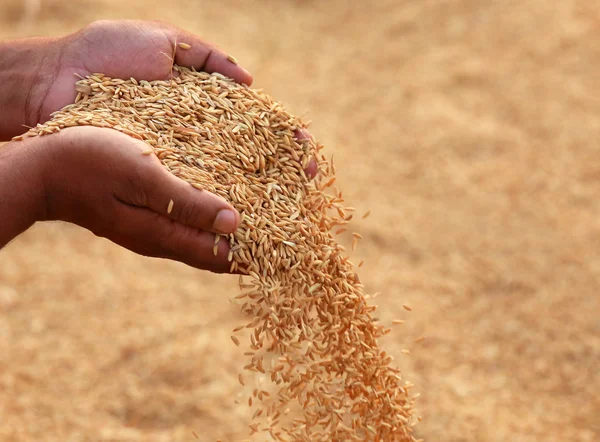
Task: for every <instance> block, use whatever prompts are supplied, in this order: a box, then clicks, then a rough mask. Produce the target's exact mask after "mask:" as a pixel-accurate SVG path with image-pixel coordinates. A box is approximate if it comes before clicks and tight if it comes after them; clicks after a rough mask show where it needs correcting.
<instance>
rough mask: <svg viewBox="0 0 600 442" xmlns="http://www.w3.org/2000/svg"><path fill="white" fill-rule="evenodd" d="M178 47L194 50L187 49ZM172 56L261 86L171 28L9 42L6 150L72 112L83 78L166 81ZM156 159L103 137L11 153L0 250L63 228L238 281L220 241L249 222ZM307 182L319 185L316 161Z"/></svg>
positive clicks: (32, 143) (3, 185) (5, 153)
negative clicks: (62, 224)
mask: <svg viewBox="0 0 600 442" xmlns="http://www.w3.org/2000/svg"><path fill="white" fill-rule="evenodd" d="M178 42H185V43H187V44H189V45H191V48H190V49H188V50H183V49H181V48H179V47H177V45H176V43H178ZM174 47H176V48H177V49H176V50H175V51H174V50H173V48H174ZM173 55H174V62H175V64H178V65H182V66H190V67H191V66H193V67H195V68H196V69H198V70H203V71H206V72H220V73H222V74H224V75H226V76H229V77H231V78H233V79H234V80H236V81H238V82H240V83H245V84H247V85H250V84H252V76H251V75H250V74H249V73H248V72H247V71H246V70H245V69H243V68H242V67H240V66H239V65H236V64H233V63H231V62H230V61H228V60H227V54H226V53H224V52H222V51H221V50H219V49H218V48H216V47H215V46H214V45H211V44H209V43H207V42H204V41H203V40H201V39H200V38H199V37H196V36H195V35H193V34H190V33H188V32H186V31H184V30H182V29H179V28H176V27H174V26H171V25H169V24H165V23H160V22H141V21H100V22H95V23H92V24H91V25H89V26H88V27H86V28H84V29H83V30H81V31H79V32H76V33H74V34H72V35H68V36H66V37H61V38H44V39H41V38H35V39H26V40H20V41H15V42H8V43H2V44H0V140H2V141H7V140H9V139H10V138H11V137H13V136H16V135H19V134H21V133H23V132H24V130H25V129H24V125H28V126H35V125H36V124H38V123H43V122H45V121H47V120H48V119H49V118H50V114H51V113H52V112H54V111H57V110H59V109H61V108H62V107H64V106H66V105H67V104H69V103H72V102H73V101H74V99H75V97H76V91H75V81H76V80H77V78H76V76H75V75H74V74H78V75H80V76H86V75H89V74H92V73H95V72H102V73H104V74H106V75H108V76H111V77H117V78H129V77H134V78H136V79H139V80H148V81H151V80H160V79H167V78H169V77H170V76H171V75H172V65H173ZM297 136H298V137H299V138H306V137H309V136H310V135H309V134H308V133H307V132H305V131H299V132H297ZM146 149H147V146H146V144H144V143H143V142H141V141H139V140H135V139H133V138H131V137H128V136H126V135H123V134H121V133H119V132H117V131H113V130H111V129H101V128H95V127H73V128H69V129H65V130H63V131H61V132H60V133H58V134H54V135H50V136H44V137H40V138H33V139H25V140H24V141H20V142H11V143H8V144H7V145H5V146H3V147H0V248H2V247H3V246H5V245H6V244H8V243H9V242H10V241H11V240H12V239H14V238H15V237H16V236H18V235H19V234H20V233H22V232H24V231H25V230H27V229H28V228H29V227H31V225H33V224H34V223H35V222H37V221H51V220H61V221H67V222H71V223H75V224H77V225H79V226H81V227H84V228H86V229H88V230H90V231H91V232H93V233H94V234H95V235H97V236H100V237H104V238H107V239H109V240H111V241H113V242H114V243H116V244H119V245H120V246H123V247H125V248H127V249H129V250H131V251H133V252H135V253H138V254H141V255H144V256H150V257H157V258H167V259H173V260H177V261H180V262H183V263H185V264H188V265H191V266H193V267H196V268H199V269H205V270H210V271H214V272H226V271H228V269H229V263H228V262H227V253H228V245H227V244H226V243H225V241H222V242H221V243H220V246H219V251H218V254H217V256H216V257H215V256H214V254H213V244H214V233H215V232H218V233H231V232H233V231H235V229H236V228H237V226H238V224H239V220H240V218H239V214H238V213H237V212H236V210H235V209H234V208H233V207H232V206H231V205H230V204H229V203H228V202H226V201H225V200H223V199H221V198H219V197H217V196H216V195H213V194H211V193H209V192H206V191H200V190H197V189H194V188H193V187H192V186H190V185H189V184H187V183H185V182H184V181H182V180H180V179H178V178H176V177H174V176H173V175H171V174H170V173H168V172H167V171H166V169H165V168H164V167H163V166H162V165H161V164H160V162H159V161H158V159H157V158H156V157H155V156H153V155H149V156H146V155H142V154H141V153H142V152H143V151H144V150H146ZM307 173H308V175H309V176H314V175H315V173H316V164H315V163H314V162H313V163H311V165H309V168H308V170H307ZM171 200H173V202H174V205H173V210H172V212H171V213H170V214H169V213H167V208H168V206H169V202H170V201H171Z"/></svg>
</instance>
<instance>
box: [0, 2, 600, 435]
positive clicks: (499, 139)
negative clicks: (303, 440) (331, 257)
mask: <svg viewBox="0 0 600 442" xmlns="http://www.w3.org/2000/svg"><path fill="white" fill-rule="evenodd" d="M169 3H170V4H169ZM368 3H371V4H368ZM22 12H23V11H22V2H21V1H17V0H3V1H2V6H1V7H0V25H1V26H0V36H1V37H4V38H13V37H17V36H24V35H33V34H37V35H61V34H64V33H66V32H70V31H74V30H76V29H78V28H80V27H81V26H83V25H85V24H86V23H87V22H89V21H91V20H94V19H98V18H117V17H125V18H161V19H164V20H168V21H171V22H173V23H175V24H178V25H180V26H182V27H185V28H187V29H189V30H192V31H196V32H197V33H199V34H201V35H203V36H205V37H206V38H207V39H209V40H212V41H215V42H217V43H218V44H220V45H221V46H222V47H224V48H225V49H227V50H228V51H230V52H231V53H232V54H234V55H235V56H236V57H237V58H238V59H239V60H240V62H241V63H243V64H244V65H245V66H246V67H248V68H249V69H250V70H251V71H252V72H253V73H254V74H255V78H256V80H257V81H256V85H257V86H259V87H264V88H265V89H266V90H267V91H268V92H270V93H271V94H272V95H273V96H275V97H276V98H278V99H280V100H282V101H283V102H284V103H286V104H287V105H288V106H289V108H290V109H291V110H292V111H294V112H295V113H297V114H304V113H305V112H308V111H310V114H309V117H308V118H309V119H312V120H313V121H314V124H313V128H312V131H313V133H314V134H315V135H316V136H317V138H319V139H320V140H321V141H323V142H324V143H325V144H326V145H327V147H328V149H329V151H330V152H332V153H335V155H336V157H337V164H338V169H339V175H340V178H339V180H340V182H341V187H342V188H343V189H345V195H346V196H347V199H348V201H349V202H350V204H351V205H354V206H356V207H358V208H359V210H361V211H364V210H366V209H368V208H372V209H373V212H372V213H373V214H372V215H371V218H369V219H368V220H367V221H361V222H357V223H356V229H359V231H360V232H361V233H362V234H363V235H364V237H365V240H364V241H363V243H362V247H361V248H360V249H359V251H358V252H357V254H356V255H357V256H356V261H359V260H360V259H365V261H366V264H365V266H364V267H363V269H362V273H361V276H362V278H363V279H364V281H365V283H366V285H367V288H368V289H369V291H371V292H376V291H381V292H383V294H382V295H381V297H380V298H378V303H379V305H380V307H381V317H382V318H383V319H384V320H389V319H391V318H394V317H401V318H407V319H408V321H407V323H406V324H405V325H404V326H402V327H403V328H401V330H399V331H397V332H396V333H395V334H394V335H392V336H391V337H389V338H388V339H387V340H385V341H383V343H382V345H383V346H385V347H387V349H389V350H390V352H391V353H392V354H394V355H395V356H396V360H397V362H398V364H399V365H400V367H401V368H402V369H403V372H404V375H405V377H406V378H407V379H409V380H411V381H412V382H414V383H415V384H416V385H417V387H418V389H419V391H420V392H421V393H422V397H421V399H420V401H419V413H420V414H422V415H423V417H424V420H423V422H422V423H421V424H420V425H419V427H418V434H419V435H420V436H422V437H425V438H426V440H427V441H431V442H433V441H447V442H462V441H465V442H466V441H484V442H488V441H489V442H500V441H511V442H521V441H522V442H530V441H544V442H548V441H598V440H600V417H599V416H600V399H599V395H598V392H599V391H600V292H599V289H600V201H599V198H598V197H599V195H600V145H599V140H600V86H598V84H599V81H600V43H599V41H600V4H599V3H598V2H596V1H593V0H589V1H584V0H580V1H576V0H563V1H560V2H554V1H547V0H528V1H500V0H496V1H491V0H490V1H483V0H462V1H459V0H445V1H442V0H419V1H415V0H377V1H373V2H359V1H356V2H352V1H341V0H340V1H333V0H330V1H310V0H305V1H302V0H297V1H293V0H281V1H274V0H273V1H258V0H257V1H241V0H240V1H234V0H228V1H210V2H209V1H195V0H179V1H177V2H167V1H160V2H158V1H154V2H153V1H148V0H124V1H109V0H93V1H92V0H89V1H87V0H86V1H70V2H67V1H59V0H42V9H41V11H40V12H39V13H38V14H37V15H35V16H31V17H30V18H29V19H28V20H27V22H26V23H25V24H23V22H22V20H21V19H22V16H23V15H22ZM2 210H7V209H6V208H3V209H2ZM235 294H236V287H235V278H231V277H228V276H213V275H208V274H204V273H201V272H198V271H195V270H193V269H190V268H186V267H185V266H183V265H179V264H175V263H169V262H162V261H156V260H150V259H144V258H140V257H137V256H134V255H133V254H131V253H129V252H127V251H124V250H121V249H119V248H117V247H116V246H114V245H112V244H110V243H108V242H107V241H104V240H100V239H97V238H95V237H93V236H92V235H91V234H89V233H88V232H86V231H83V230H81V229H79V228H76V227H73V226H68V225H62V224H54V225H38V226H35V227H34V228H33V229H31V230H30V231H29V232H27V233H26V234H24V235H22V236H21V237H20V238H18V240H16V241H15V242H13V243H12V244H10V245H9V246H8V247H7V248H6V249H4V250H2V252H0V440H2V441H13V440H36V441H59V440H60V441H190V440H193V436H192V431H195V432H196V433H198V434H199V435H200V436H201V439H202V440H206V441H211V440H213V441H214V440H215V439H216V438H221V439H222V440H223V441H239V440H243V439H244V437H245V435H246V430H245V426H246V424H247V422H248V418H249V411H248V409H247V407H245V406H243V405H241V406H237V405H235V404H234V400H235V398H236V396H238V395H240V397H241V391H240V387H239V385H238V384H237V381H236V375H237V371H238V369H239V368H240V367H241V365H243V363H244V359H242V357H241V353H242V351H243V350H242V349H238V348H236V347H235V346H234V345H233V344H232V342H231V341H230V340H229V337H228V336H229V331H230V330H231V328H233V327H234V326H235V325H236V324H237V322H238V319H239V316H238V314H237V308H236V307H235V306H234V305H232V304H230V302H229V301H228V300H229V298H230V297H232V296H233V295H235ZM403 303H408V304H410V305H411V306H413V309H414V310H413V312H412V313H410V314H408V313H407V312H405V311H404V310H402V308H401V305H402V304H403ZM422 334H425V335H427V336H428V339H427V340H426V341H425V342H423V343H421V344H414V343H413V341H414V339H415V338H417V337H418V336H420V335H422ZM402 348H409V349H411V350H412V354H411V355H410V356H406V355H402V354H401V353H400V350H401V349H402Z"/></svg>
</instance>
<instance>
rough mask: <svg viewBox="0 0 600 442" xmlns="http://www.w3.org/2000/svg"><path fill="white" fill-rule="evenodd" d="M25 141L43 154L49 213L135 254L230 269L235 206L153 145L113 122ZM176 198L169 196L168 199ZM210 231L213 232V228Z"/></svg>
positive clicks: (235, 225)
mask: <svg viewBox="0 0 600 442" xmlns="http://www.w3.org/2000/svg"><path fill="white" fill-rule="evenodd" d="M26 142H28V143H39V144H41V145H38V146H33V148H34V149H37V150H38V152H42V155H44V159H43V162H44V168H43V182H44V183H45V202H46V203H45V204H46V207H45V210H44V213H45V218H46V219H47V220H62V221H68V222H71V223H74V224H77V225H79V226H81V227H84V228H86V229H88V230H90V231H91V232H93V233H94V234H95V235H97V236H100V237H103V238H107V239H109V240H111V241H112V242H114V243H116V244H119V245H121V246H123V247H125V248H127V249H129V250H131V251H133V252H135V253H138V254H141V255H145V256H150V257H157V258H167V259H173V260H177V261H180V262H183V263H186V264H188V265H191V266H193V267H196V268H200V269H206V270H211V271H214V272H227V271H228V270H229V262H228V261H227V255H228V251H229V245H228V244H227V242H226V241H224V240H222V241H220V242H219V246H218V252H217V256H215V255H214V253H213V247H214V242H215V234H214V233H215V232H216V233H224V234H225V233H231V232H233V231H234V230H235V229H236V228H237V225H238V224H239V221H240V218H239V214H238V213H237V211H236V210H235V209H234V208H233V207H232V206H231V205H230V204H229V203H227V202H226V201H225V200H223V199H221V198H219V197H218V196H216V195H214V194H212V193H210V192H208V191H203V190H198V189H196V188H194V187H192V186H191V185H190V184H188V183H186V182H185V181H183V180H180V179H179V178H176V177H175V176H174V175H172V174H170V173H169V172H168V171H167V170H166V169H165V168H164V167H163V166H162V165H161V163H160V161H159V160H158V158H156V156H154V155H143V154H142V152H144V151H145V150H147V149H148V146H147V145H146V144H145V143H144V142H142V141H139V140H136V139H134V138H131V137H129V136H127V135H124V134H122V133H120V132H117V131H114V130H112V129H101V128H95V127H73V128H69V129H65V130H63V131H61V132H60V133H58V134H55V135H50V136H45V137H41V138H36V139H27V141H26ZM171 201H172V203H171ZM211 232H212V233H211Z"/></svg>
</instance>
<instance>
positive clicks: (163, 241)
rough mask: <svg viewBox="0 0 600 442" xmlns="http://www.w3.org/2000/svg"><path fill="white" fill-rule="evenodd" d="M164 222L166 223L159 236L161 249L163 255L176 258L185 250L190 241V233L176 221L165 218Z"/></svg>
mask: <svg viewBox="0 0 600 442" xmlns="http://www.w3.org/2000/svg"><path fill="white" fill-rule="evenodd" d="M157 216H160V215H157ZM157 221H158V220H157ZM164 222H165V225H164V227H163V229H162V231H161V235H160V237H159V238H158V246H159V250H160V253H161V256H163V257H165V258H175V257H176V256H178V255H179V254H180V253H181V251H182V250H184V248H185V246H186V244H188V243H189V241H190V238H189V233H188V231H187V229H184V228H182V226H180V225H178V224H177V222H176V221H171V220H165V221H164Z"/></svg>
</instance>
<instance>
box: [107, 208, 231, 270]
mask: <svg viewBox="0 0 600 442" xmlns="http://www.w3.org/2000/svg"><path fill="white" fill-rule="evenodd" d="M119 204H120V207H119V210H118V215H117V217H118V220H119V222H118V225H119V230H118V232H117V233H116V234H115V235H113V237H110V238H109V239H111V240H112V241H113V242H115V243H117V244H119V245H120V246H123V247H125V248H127V249H129V250H131V251H132V252H134V253H137V254H140V255H144V256H149V257H153V258H164V259H171V260H175V261H179V262H182V263H184V264H187V265H190V266H192V267H195V268H198V269H202V270H210V271H212V272H215V273H228V272H229V269H230V264H231V263H230V262H228V260H227V258H228V254H229V244H228V243H227V241H225V240H223V239H222V240H220V241H219V242H218V244H217V255H216V256H215V254H214V246H215V235H214V234H213V233H209V232H203V231H201V230H198V229H194V228H193V227H189V226H185V225H183V224H180V223H178V222H176V221H173V220H171V219H169V218H167V217H166V216H163V215H160V214H158V213H156V212H154V211H152V210H150V209H147V208H144V207H134V206H129V205H127V204H123V203H119Z"/></svg>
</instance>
